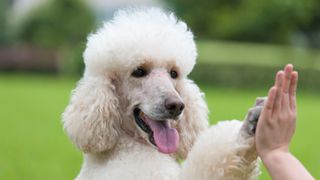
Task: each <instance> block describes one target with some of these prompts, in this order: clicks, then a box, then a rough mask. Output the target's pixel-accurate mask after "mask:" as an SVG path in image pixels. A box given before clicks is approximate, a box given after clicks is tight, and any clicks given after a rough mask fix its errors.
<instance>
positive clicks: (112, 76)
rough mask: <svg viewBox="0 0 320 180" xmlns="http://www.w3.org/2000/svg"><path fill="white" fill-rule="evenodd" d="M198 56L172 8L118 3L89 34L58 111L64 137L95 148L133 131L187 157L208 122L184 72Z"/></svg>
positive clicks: (162, 148)
mask: <svg viewBox="0 0 320 180" xmlns="http://www.w3.org/2000/svg"><path fill="white" fill-rule="evenodd" d="M196 56H197V51H196V46H195V42H194V40H193V34H192V32H191V31H190V29H188V27H187V25H186V24H185V23H184V22H182V21H180V20H178V19H177V18H176V17H175V16H174V14H173V13H167V12H164V11H163V10H161V9H157V8H150V9H148V8H147V9H144V8H142V9H128V10H120V11H119V12H118V13H116V15H115V16H114V18H113V20H112V21H109V22H106V23H105V24H104V25H103V27H101V28H100V29H98V31H97V32H96V33H93V34H91V35H89V37H88V42H87V45H86V49H85V52H84V54H83V57H84V62H85V72H84V75H83V78H82V79H81V80H80V81H79V83H78V85H77V87H76V88H75V89H74V91H73V93H72V97H71V100H70V103H69V105H68V106H67V108H66V110H65V112H64V113H63V125H64V128H65V130H66V131H67V134H68V135H69V137H70V139H71V140H72V141H73V143H74V144H75V145H76V146H77V147H78V148H79V149H81V150H82V151H84V152H86V153H97V152H105V151H108V150H110V149H112V148H113V147H114V146H116V145H117V143H118V142H119V138H122V137H123V136H126V137H127V136H128V133H131V135H134V136H135V137H136V136H138V137H139V139H141V138H142V139H143V140H144V141H146V142H148V143H150V145H151V146H154V147H156V148H157V149H158V150H159V151H160V152H162V153H173V152H175V154H176V155H178V156H180V157H183V158H184V157H186V155H187V153H188V151H189V150H190V148H191V146H192V144H193V142H194V140H195V138H196V137H197V135H198V134H199V132H200V131H201V130H202V129H204V128H206V127H207V124H208V123H207V106H206V103H205V102H204V100H203V94H202V93H201V91H200V89H199V88H198V86H197V85H195V84H194V83H193V82H192V81H191V80H189V79H188V78H187V75H188V74H189V73H190V72H191V70H192V69H193V66H194V64H195V62H196ZM125 133H126V134H127V135H125ZM129 135H130V134H129ZM133 140H137V139H133Z"/></svg>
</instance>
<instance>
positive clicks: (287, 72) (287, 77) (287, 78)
mask: <svg viewBox="0 0 320 180" xmlns="http://www.w3.org/2000/svg"><path fill="white" fill-rule="evenodd" d="M292 71H293V65H292V64H288V65H286V67H285V68H284V79H283V86H282V93H283V94H282V100H281V109H282V110H288V109H289V108H290V102H289V88H290V84H291V74H292Z"/></svg>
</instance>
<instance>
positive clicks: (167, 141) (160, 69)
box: [119, 60, 185, 153]
mask: <svg viewBox="0 0 320 180" xmlns="http://www.w3.org/2000/svg"><path fill="white" fill-rule="evenodd" d="M155 62H161V61H152V60H149V61H146V62H145V63H143V64H141V65H139V66H137V67H135V68H133V69H131V71H128V72H127V73H126V75H121V76H120V77H124V78H122V79H121V80H120V81H119V82H120V84H121V85H120V89H119V92H120V95H119V97H120V98H124V100H121V101H120V102H126V103H124V104H126V107H124V109H126V113H125V114H127V115H129V116H128V119H131V122H130V123H133V124H134V125H135V128H136V130H137V131H138V132H139V134H140V136H141V137H142V138H143V139H144V140H145V141H146V142H148V143H150V144H151V145H152V146H155V147H156V148H157V149H158V150H159V151H160V152H163V153H173V152H175V151H176V150H177V148H178V146H179V133H178V131H177V129H176V128H174V125H175V124H177V121H179V120H180V118H181V116H182V113H183V111H184V107H185V105H184V102H183V99H182V97H181V95H180V94H179V92H178V90H177V87H178V86H177V84H179V83H181V79H182V78H183V77H181V76H179V68H178V67H176V66H174V63H173V61H172V62H170V61H164V62H165V63H163V64H161V63H158V64H157V63H155Z"/></svg>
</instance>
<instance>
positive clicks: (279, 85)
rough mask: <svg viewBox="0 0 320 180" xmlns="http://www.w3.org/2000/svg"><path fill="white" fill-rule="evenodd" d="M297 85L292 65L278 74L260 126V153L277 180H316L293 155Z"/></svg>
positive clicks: (256, 136) (256, 138) (272, 175)
mask: <svg viewBox="0 0 320 180" xmlns="http://www.w3.org/2000/svg"><path fill="white" fill-rule="evenodd" d="M297 82H298V73H297V72H296V71H294V70H293V65H291V64H288V65H286V67H285V68H284V70H281V71H279V72H278V73H277V75H276V79H275V84H274V86H273V87H272V88H270V90H269V94H268V99H267V101H266V103H265V106H264V108H263V110H262V112H261V115H260V118H259V120H258V124H257V129H256V135H255V142H256V148H257V152H258V155H259V156H260V158H261V159H262V162H263V163H264V165H265V166H266V168H267V170H268V172H269V174H270V176H271V177H272V179H273V180H301V179H304V180H309V179H314V178H313V177H312V175H311V174H310V173H309V172H308V171H307V170H306V169H305V167H304V166H303V165H302V164H301V163H300V162H299V160H298V159H297V158H295V157H294V156H293V155H292V154H291V153H290V151H289V144H290V141H291V139H292V136H293V134H294V131H295V126H296V118H297V108H296V89H297Z"/></svg>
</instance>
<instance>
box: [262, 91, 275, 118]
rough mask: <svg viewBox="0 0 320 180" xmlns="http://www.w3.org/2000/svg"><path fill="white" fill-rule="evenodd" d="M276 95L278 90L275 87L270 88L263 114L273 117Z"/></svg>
mask: <svg viewBox="0 0 320 180" xmlns="http://www.w3.org/2000/svg"><path fill="white" fill-rule="evenodd" d="M276 93H277V88H276V87H275V86H273V87H272V88H270V90H269V93H268V99H267V101H266V104H265V106H264V108H263V111H262V113H263V114H265V115H268V116H269V117H270V116H271V113H272V110H273V107H274V102H275V98H276Z"/></svg>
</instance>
